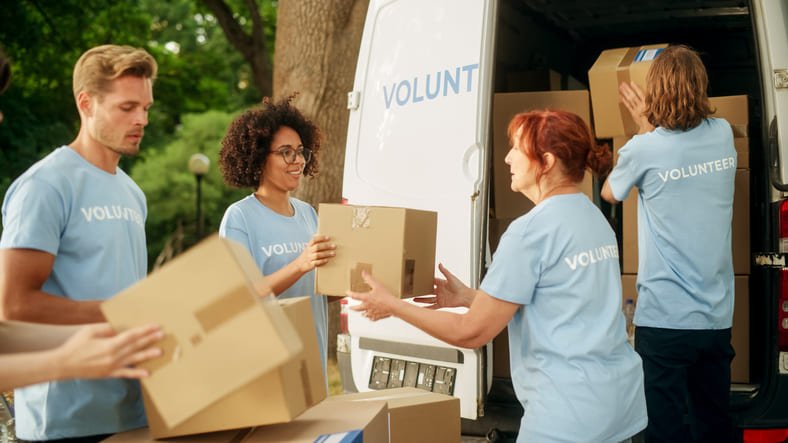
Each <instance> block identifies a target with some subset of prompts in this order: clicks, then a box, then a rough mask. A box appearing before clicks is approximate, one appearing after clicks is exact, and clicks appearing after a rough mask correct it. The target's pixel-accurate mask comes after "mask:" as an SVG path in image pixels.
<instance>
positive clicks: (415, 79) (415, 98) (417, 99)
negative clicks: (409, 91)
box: [413, 77, 424, 103]
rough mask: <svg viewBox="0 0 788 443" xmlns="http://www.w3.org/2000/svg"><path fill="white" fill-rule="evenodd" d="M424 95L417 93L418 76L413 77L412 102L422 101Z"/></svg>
mask: <svg viewBox="0 0 788 443" xmlns="http://www.w3.org/2000/svg"><path fill="white" fill-rule="evenodd" d="M423 101H424V96H423V95H421V96H420V95H419V79H418V77H413V103H418V102H423Z"/></svg>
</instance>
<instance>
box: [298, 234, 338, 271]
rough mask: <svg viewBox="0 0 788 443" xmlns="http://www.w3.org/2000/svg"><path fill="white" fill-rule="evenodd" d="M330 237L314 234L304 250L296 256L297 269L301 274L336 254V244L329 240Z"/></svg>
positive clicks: (321, 264)
mask: <svg viewBox="0 0 788 443" xmlns="http://www.w3.org/2000/svg"><path fill="white" fill-rule="evenodd" d="M329 240H331V238H329V237H328V236H326V235H321V234H315V235H314V236H312V239H311V240H309V243H307V245H306V248H304V252H302V253H301V255H299V256H298V259H296V260H297V263H298V270H299V271H301V273H302V274H306V273H307V272H309V271H311V270H312V269H315V268H316V267H318V266H323V265H324V264H326V263H328V261H329V260H331V259H332V258H333V257H334V256H335V255H336V249H337V245H335V244H333V243H331V242H329Z"/></svg>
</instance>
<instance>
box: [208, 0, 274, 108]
mask: <svg viewBox="0 0 788 443" xmlns="http://www.w3.org/2000/svg"><path fill="white" fill-rule="evenodd" d="M256 1H257V0H245V1H244V4H245V5H246V8H247V10H248V13H249V17H250V18H251V20H252V33H251V34H247V33H246V32H245V31H244V29H243V27H242V26H241V25H240V24H239V23H238V21H237V20H236V19H235V17H234V15H233V11H232V9H230V7H229V6H228V5H227V3H225V2H224V1H223V0H202V2H203V4H205V6H206V7H208V9H209V10H210V11H211V13H212V14H213V15H214V17H216V20H217V21H218V22H219V26H221V27H222V30H223V31H224V35H225V37H227V40H228V41H229V42H230V44H231V45H233V46H234V47H235V49H237V50H238V51H239V52H240V53H241V55H243V57H244V59H245V60H246V61H247V62H248V63H249V66H251V68H252V81H253V82H254V85H255V86H256V87H257V90H258V91H260V94H262V95H264V96H267V95H271V77H272V74H271V73H272V71H273V69H272V67H271V62H270V61H269V60H268V49H267V48H268V43H267V42H266V40H265V34H264V29H263V28H264V24H263V18H262V16H261V15H260V10H259V8H258V7H257V3H256Z"/></svg>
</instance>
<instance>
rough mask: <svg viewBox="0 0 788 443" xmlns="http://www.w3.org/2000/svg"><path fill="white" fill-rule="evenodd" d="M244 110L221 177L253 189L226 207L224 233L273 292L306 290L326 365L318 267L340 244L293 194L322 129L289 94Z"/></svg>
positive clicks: (223, 156)
mask: <svg viewBox="0 0 788 443" xmlns="http://www.w3.org/2000/svg"><path fill="white" fill-rule="evenodd" d="M293 98H294V97H290V98H288V99H285V100H282V101H279V102H276V103H271V102H270V101H269V100H268V99H265V100H264V101H263V104H262V106H261V107H258V108H254V109H251V110H248V111H246V112H244V113H243V114H242V115H241V116H240V117H238V118H236V119H235V121H233V122H232V123H231V124H230V127H229V128H228V130H227V134H226V135H225V137H224V140H222V149H221V151H220V153H219V157H220V158H219V166H220V168H221V171H222V176H223V177H224V181H225V182H226V183H227V184H229V185H231V186H235V187H239V188H251V189H254V192H253V193H252V194H251V195H249V196H247V197H245V198H244V199H242V200H240V201H237V202H235V203H233V204H232V205H230V207H228V208H227V211H225V213H224V217H223V218H222V222H221V225H220V226H219V235H221V236H222V237H226V238H229V239H232V240H235V241H237V242H239V243H241V244H243V245H244V246H246V247H247V249H249V252H250V253H251V254H252V256H253V257H254V259H255V261H256V262H257V266H259V267H260V270H261V271H262V273H263V274H264V275H265V276H266V279H267V280H268V282H269V284H270V285H271V288H272V289H273V291H274V293H275V294H276V295H277V296H278V297H281V298H287V297H298V296H304V295H309V296H311V302H312V314H313V315H314V320H315V328H316V329H317V337H318V341H317V342H318V344H319V345H320V357H321V359H322V361H323V368H324V369H325V367H326V353H327V347H328V320H327V318H328V311H327V307H326V297H323V296H320V295H317V294H315V273H314V272H313V270H314V269H315V267H316V266H322V265H324V264H325V263H327V262H328V260H330V259H331V258H332V257H333V256H334V250H335V249H336V246H335V245H333V244H332V243H330V241H329V238H328V237H326V236H323V235H316V234H315V232H317V213H316V212H315V209H314V208H312V206H310V205H309V204H308V203H305V202H303V201H301V200H298V199H296V198H293V197H291V196H290V193H291V192H293V191H295V190H296V189H297V188H298V185H299V184H300V183H301V179H302V178H303V177H304V176H305V175H306V176H310V177H311V176H313V175H315V174H316V173H317V172H318V161H317V153H318V150H319V149H320V132H319V131H318V129H317V127H316V126H315V125H314V124H313V123H312V122H311V121H310V120H308V119H307V118H306V117H304V116H303V115H302V114H301V112H300V111H299V110H298V109H296V108H295V107H294V106H293V105H292V104H291V101H292V99H293Z"/></svg>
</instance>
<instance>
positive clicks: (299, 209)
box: [219, 194, 328, 370]
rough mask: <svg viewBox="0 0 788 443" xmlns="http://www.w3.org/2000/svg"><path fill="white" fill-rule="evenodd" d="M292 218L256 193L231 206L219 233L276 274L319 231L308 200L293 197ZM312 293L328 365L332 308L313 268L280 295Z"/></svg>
mask: <svg viewBox="0 0 788 443" xmlns="http://www.w3.org/2000/svg"><path fill="white" fill-rule="evenodd" d="M290 204H291V205H292V206H293V209H294V210H295V214H294V215H293V216H292V217H287V216H284V215H282V214H279V213H277V212H275V211H272V210H271V209H270V208H268V207H267V206H265V205H264V204H262V203H260V201H258V200H257V198H255V196H254V194H252V195H249V196H247V197H245V198H243V199H242V200H240V201H237V202H235V203H233V204H232V205H230V207H228V208H227V211H225V213H224V217H223V218H222V223H221V224H220V225H219V235H220V236H222V237H226V238H229V239H231V240H235V241H237V242H238V243H241V244H242V245H244V246H246V248H247V249H248V250H249V252H250V253H251V254H252V257H254V260H255V262H256V263H257V266H258V267H259V268H260V271H261V272H262V273H263V275H269V274H273V273H274V272H276V271H278V270H279V269H282V268H283V267H285V266H286V265H287V264H289V263H290V262H292V261H293V260H295V259H296V258H298V256H299V255H301V253H302V252H303V251H304V248H305V247H306V245H307V243H309V240H311V239H312V236H314V235H315V233H316V232H317V213H316V212H315V209H314V208H313V207H312V206H310V205H309V204H308V203H306V202H303V201H301V200H298V199H295V198H291V199H290ZM306 295H308V296H310V300H311V302H312V315H313V316H314V318H315V329H316V330H317V343H318V344H319V345H320V358H321V360H322V361H323V369H324V370H325V368H326V353H327V350H328V308H327V302H326V298H325V297H323V296H321V295H318V294H315V271H314V270H312V271H310V272H308V273H306V274H304V275H303V276H302V277H301V278H299V279H298V280H297V281H296V282H295V283H293V285H292V286H290V287H289V288H287V290H285V291H284V292H282V293H281V294H277V297H279V298H290V297H303V296H306Z"/></svg>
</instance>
